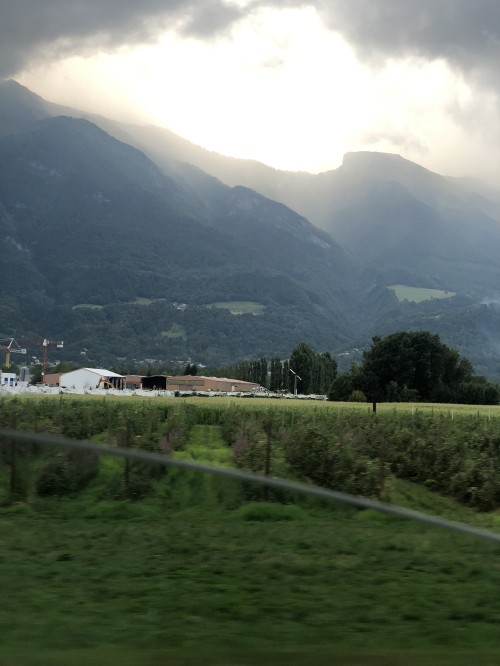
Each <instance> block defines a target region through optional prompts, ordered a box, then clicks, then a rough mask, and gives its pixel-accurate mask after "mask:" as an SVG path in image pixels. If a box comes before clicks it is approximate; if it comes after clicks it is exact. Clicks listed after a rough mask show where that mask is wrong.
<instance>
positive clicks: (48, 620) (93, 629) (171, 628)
mask: <svg viewBox="0 0 500 666" xmlns="http://www.w3.org/2000/svg"><path fill="white" fill-rule="evenodd" d="M33 399H34V398H25V397H22V398H21V399H20V400H19V402H18V403H16V404H17V405H24V404H26V405H27V406H28V409H27V410H25V411H26V413H28V410H29V413H32V412H33V410H31V409H30V408H29V404H30V403H29V401H30V400H33ZM68 399H70V400H72V401H74V405H75V407H76V406H78V407H79V406H80V405H81V403H80V400H87V401H88V405H89V407H90V405H92V404H93V401H101V402H103V403H108V401H109V402H110V403H111V405H112V406H113V408H114V409H116V406H117V405H119V404H121V403H122V401H123V400H124V399H122V398H111V397H109V396H105V397H102V396H101V397H93V398H92V397H89V396H81V397H80V396H56V397H55V398H48V397H46V398H42V400H60V401H61V404H60V405H59V406H57V404H56V405H54V406H55V407H57V410H56V412H58V411H61V416H62V407H63V405H64V404H66V400H68ZM36 400H40V398H39V397H37V398H36ZM125 400H126V399H125ZM130 400H131V401H132V400H135V401H137V400H139V399H138V398H130ZM162 400H164V399H163V398H157V399H156V398H155V399H154V402H155V403H156V402H157V401H158V404H161V402H160V401H162ZM170 400H171V401H172V402H175V404H180V405H181V406H182V404H193V405H200V406H204V407H206V406H208V405H219V406H220V405H223V406H227V408H228V410H229V411H236V413H237V414H241V412H239V411H238V410H233V407H234V406H235V405H237V406H238V407H240V406H241V408H242V409H245V410H246V409H252V408H255V409H258V410H261V411H262V410H263V409H266V407H269V408H270V409H278V408H281V407H283V409H286V410H290V409H291V410H293V409H295V410H307V411H308V412H312V413H313V414H315V413H317V414H321V413H323V410H325V409H331V410H337V411H339V412H342V411H344V412H345V414H346V416H345V420H346V421H347V420H348V418H347V416H348V415H347V410H350V411H351V412H352V410H356V409H358V410H359V409H362V410H367V409H371V405H356V404H353V403H345V404H341V403H326V402H319V403H316V402H309V401H308V402H302V401H284V400H275V401H267V400H264V399H246V400H236V399H227V398H221V399H215V398H205V399H202V398H196V397H193V398H189V399H188V400H186V401H183V400H182V399H180V398H171V399H170ZM150 401H151V399H149V402H150ZM40 404H41V403H40ZM43 404H45V403H43ZM150 404H151V403H150ZM139 405H140V407H139V409H137V410H135V411H134V413H135V414H136V416H137V417H139V416H140V415H141V414H142V413H143V412H144V415H146V414H148V413H150V414H151V415H152V412H148V410H147V409H146V408H145V407H143V406H142V405H141V404H140V403H139ZM263 406H264V407H263ZM396 408H397V409H403V408H404V409H406V410H422V411H424V410H426V409H427V410H433V411H434V410H436V411H439V410H442V409H445V410H448V412H447V413H452V414H455V413H456V414H473V415H477V414H478V413H480V415H481V416H482V418H481V419H479V420H476V419H475V418H473V419H472V420H473V422H474V423H476V421H477V426H478V428H482V427H483V426H485V424H486V420H487V419H490V418H493V417H494V416H497V415H500V411H498V408H492V407H488V408H477V407H470V408H461V407H460V406H456V405H440V406H437V405H428V406H426V405H420V404H418V405H402V404H398V405H383V406H382V405H381V406H380V409H383V410H384V412H385V410H395V409H396ZM315 410H316V411H315ZM92 411H93V413H94V414H96V415H97V414H98V411H97V410H92ZM190 411H191V410H184V409H181V413H180V414H178V415H177V416H178V417H179V416H182V414H183V413H184V412H190ZM205 411H206V412H207V413H208V411H210V410H207V409H205ZM38 412H39V418H38V420H37V425H38V428H39V429H40V431H41V432H44V431H45V429H46V428H47V427H48V426H49V425H50V424H49V423H48V422H45V421H44V420H43V419H42V413H41V412H40V410H38ZM45 412H47V413H48V412H49V410H48V409H45ZM384 412H382V413H384ZM68 413H69V412H68ZM79 413H80V412H79ZM144 415H143V416H144ZM18 416H19V418H20V415H18ZM351 416H352V415H351ZM80 418H82V419H85V418H86V416H85V411H82V412H81V413H80ZM96 418H97V416H96ZM151 418H152V416H151ZM398 418H399V416H398ZM356 420H357V417H356ZM368 420H369V421H371V419H368ZM448 420H449V419H448ZM417 421H418V419H417ZM464 421H465V419H464ZM455 423H456V422H455ZM481 423H482V424H483V425H481ZM485 427H486V426H485ZM222 432H223V431H222V429H221V428H220V427H219V426H217V425H211V424H204V425H201V424H196V425H193V426H192V427H191V429H190V430H189V435H188V437H187V439H186V440H185V441H184V443H183V445H182V447H181V448H180V449H179V450H175V451H174V455H175V456H179V457H183V458H185V459H189V460H197V461H201V462H210V463H212V464H215V465H223V466H227V465H231V464H232V463H233V458H232V450H231V449H230V448H229V447H228V446H227V444H224V440H223V438H222ZM99 441H103V440H99ZM20 453H21V452H20ZM9 455H11V454H9ZM9 455H7V456H4V458H3V462H4V463H5V465H4V467H3V468H2V467H1V466H0V484H1V486H2V489H3V488H6V489H8V487H9V469H10V468H9V460H10V458H9ZM19 465H20V469H24V473H25V474H27V475H29V471H28V463H26V467H25V468H22V465H23V457H22V455H20V456H19ZM33 465H34V466H35V471H36V465H37V459H36V458H34V461H33ZM125 469H126V468H125V466H124V463H123V461H122V460H120V459H117V458H104V459H103V460H102V463H101V465H100V467H99V470H98V472H97V475H96V476H94V477H93V478H92V480H91V481H90V483H89V485H87V486H86V487H85V488H84V489H83V490H80V491H78V492H76V491H75V492H74V493H73V494H66V496H64V497H61V498H59V499H57V498H55V497H54V498H40V497H39V496H34V495H33V497H31V495H26V497H27V498H28V499H27V501H26V502H23V503H17V504H11V505H8V504H7V503H6V500H5V499H4V504H3V505H1V506H0V591H1V599H2V603H1V604H0V666H14V665H15V666H38V665H41V664H55V665H56V666H57V665H58V664H61V665H62V664H71V665H72V666H79V665H80V664H82V665H83V664H96V665H97V664H99V665H100V664H110V663H119V664H123V665H124V666H127V665H130V666H132V665H134V666H135V665H137V666H139V665H140V664H141V665H142V664H145V665H148V664H151V666H153V665H158V666H159V665H160V664H162V665H163V664H172V665H174V664H175V665H180V666H182V665H185V666H188V665H194V664H209V665H210V664H213V666H254V665H256V664H259V666H266V665H269V666H281V665H283V666H285V664H287V665H291V666H294V665H297V666H299V664H300V665H302V664H307V665H310V666H327V664H328V665H330V664H333V665H335V666H343V665H345V666H386V665H388V666H417V665H418V666H437V665H439V666H447V665H448V664H449V665H450V666H451V665H452V664H453V665H456V666H461V665H464V666H465V664H467V665H469V664H474V665H476V664H477V665H478V666H481V665H482V666H486V664H488V665H490V666H493V665H495V666H496V665H497V664H498V663H500V633H499V631H498V623H499V622H500V599H499V597H498V589H499V584H500V567H499V556H500V546H499V545H496V544H494V543H492V542H487V541H481V540H479V539H477V538H472V537H467V536H464V535H460V534H456V533H452V532H447V531H442V530H438V529H437V528H434V527H429V526H425V525H422V524H417V523H412V522H409V521H403V520H398V519H395V518H392V517H389V516H386V515H384V514H379V513H376V512H374V511H372V510H356V509H352V508H347V507H344V506H341V505H337V504H327V503H325V501H319V500H313V499H310V498H304V497H299V496H297V495H291V494H289V493H286V492H284V491H281V490H280V491H271V492H270V493H264V492H263V490H262V489H261V488H259V487H258V486H254V485H251V486H250V485H249V484H245V483H243V482H240V481H234V480H227V479H221V478H219V477H213V476H210V475H207V474H200V473H198V472H195V471H193V470H179V469H170V470H169V471H168V472H167V473H166V474H165V475H164V476H163V477H162V478H160V479H159V480H155V481H154V484H153V486H152V488H153V491H152V492H151V493H150V494H148V495H146V498H145V499H141V500H136V501H130V500H125V499H124V493H123V488H124V478H125ZM134 469H135V471H134ZM129 471H130V473H131V475H132V480H133V479H134V474H136V475H137V477H136V478H139V475H144V474H147V470H145V469H144V468H143V467H140V465H139V464H138V466H136V467H135V468H132V470H129ZM148 478H153V477H148ZM154 478H155V479H157V477H156V476H154ZM388 485H389V486H390V488H389V489H390V496H391V500H392V502H393V503H395V504H400V505H403V506H406V507H411V508H414V509H417V510H419V511H425V512H427V513H432V514H437V515H442V516H444V517H447V518H450V519H452V520H458V521H461V522H467V523H470V524H473V525H477V526H479V527H484V528H487V529H490V530H500V514H499V512H497V511H493V512H490V513H477V512H475V511H474V510H472V509H471V508H468V507H464V506H462V505H459V504H458V503H455V502H453V501H452V500H451V499H448V498H446V497H443V496H437V495H435V494H433V493H432V492H430V490H428V489H425V488H423V487H420V486H417V485H415V484H412V483H410V482H407V481H401V480H397V479H395V478H392V477H391V478H389V479H388ZM0 497H3V498H6V497H7V494H6V493H3V494H2V495H1V496H0ZM264 498H266V500H273V501H263V499H264Z"/></svg>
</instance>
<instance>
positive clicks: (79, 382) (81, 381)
mask: <svg viewBox="0 0 500 666" xmlns="http://www.w3.org/2000/svg"><path fill="white" fill-rule="evenodd" d="M59 386H60V387H61V388H66V389H96V388H114V389H123V388H125V377H124V376H123V375H117V374H116V372H111V370H104V368H80V369H79V370H71V372H65V373H63V374H62V375H61V378H60V380H59Z"/></svg>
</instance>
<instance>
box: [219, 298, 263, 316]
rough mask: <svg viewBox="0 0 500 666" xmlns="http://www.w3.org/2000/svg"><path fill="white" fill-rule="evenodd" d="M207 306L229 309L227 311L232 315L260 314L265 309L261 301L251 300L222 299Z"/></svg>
mask: <svg viewBox="0 0 500 666" xmlns="http://www.w3.org/2000/svg"><path fill="white" fill-rule="evenodd" d="M208 307H212V308H221V309H223V310H229V312H230V313H231V314H233V315H242V314H253V315H261V314H264V311H265V309H266V306H265V305H262V303H254V302H253V301H224V302H219V303H211V304H210V305H209V306H208Z"/></svg>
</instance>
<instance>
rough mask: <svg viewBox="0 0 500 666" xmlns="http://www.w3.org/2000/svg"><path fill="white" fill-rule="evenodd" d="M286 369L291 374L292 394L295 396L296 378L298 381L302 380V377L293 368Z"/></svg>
mask: <svg viewBox="0 0 500 666" xmlns="http://www.w3.org/2000/svg"><path fill="white" fill-rule="evenodd" d="M288 369H289V370H290V372H291V373H292V375H293V395H294V396H295V397H297V379H300V381H302V377H299V375H298V374H297V373H296V372H295V370H292V368H288Z"/></svg>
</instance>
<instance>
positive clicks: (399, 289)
mask: <svg viewBox="0 0 500 666" xmlns="http://www.w3.org/2000/svg"><path fill="white" fill-rule="evenodd" d="M388 289H392V291H394V293H395V294H396V298H397V299H398V301H411V302H413V303H421V302H422V301H431V300H433V299H440V298H452V297H453V296H456V292H454V291H443V290H442V289H426V288H424V287H408V286H407V285H405V284H391V285H390V286H389V287H388Z"/></svg>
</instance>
